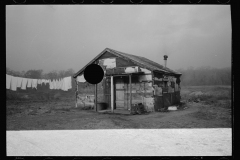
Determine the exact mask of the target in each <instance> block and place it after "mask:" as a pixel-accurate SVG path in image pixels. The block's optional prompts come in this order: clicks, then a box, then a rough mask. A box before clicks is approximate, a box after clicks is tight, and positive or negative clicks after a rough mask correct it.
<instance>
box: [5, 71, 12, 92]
mask: <svg viewBox="0 0 240 160" xmlns="http://www.w3.org/2000/svg"><path fill="white" fill-rule="evenodd" d="M11 80H12V76H11V75H7V74H6V82H7V84H6V88H7V89H10V86H11Z"/></svg>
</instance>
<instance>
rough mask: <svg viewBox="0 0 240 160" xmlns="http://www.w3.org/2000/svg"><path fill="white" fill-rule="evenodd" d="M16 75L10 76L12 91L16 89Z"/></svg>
mask: <svg viewBox="0 0 240 160" xmlns="http://www.w3.org/2000/svg"><path fill="white" fill-rule="evenodd" d="M17 81H18V79H17V77H14V76H12V80H11V90H12V91H16V90H17Z"/></svg>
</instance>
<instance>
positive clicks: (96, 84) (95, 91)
mask: <svg viewBox="0 0 240 160" xmlns="http://www.w3.org/2000/svg"><path fill="white" fill-rule="evenodd" d="M95 110H96V112H97V84H95Z"/></svg>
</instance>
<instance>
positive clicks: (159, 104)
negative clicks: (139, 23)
mask: <svg viewBox="0 0 240 160" xmlns="http://www.w3.org/2000/svg"><path fill="white" fill-rule="evenodd" d="M165 60H166V59H165ZM90 64H98V65H100V66H102V68H103V70H104V73H105V74H104V78H103V81H102V82H103V96H104V99H103V101H104V103H106V104H107V106H108V109H112V111H113V110H130V109H131V106H132V104H135V103H142V104H143V105H144V107H145V109H146V110H148V111H162V110H164V109H166V108H167V107H168V106H170V105H174V104H178V103H179V102H180V89H181V88H180V76H181V73H178V72H176V71H173V70H171V69H169V68H167V67H166V66H162V65H160V64H158V63H156V62H153V61H151V60H149V59H147V58H144V57H140V56H135V55H131V54H127V53H123V52H119V51H116V50H113V49H109V48H106V49H104V50H103V51H102V52H101V53H100V54H98V55H97V56H96V57H95V58H94V59H93V60H91V61H90V62H89V63H88V64H87V65H86V66H84V67H83V68H82V69H81V70H79V71H78V72H77V73H76V74H75V75H74V76H73V78H75V80H76V83H78V81H77V79H78V77H80V76H81V77H83V74H84V69H85V68H86V67H87V66H88V65H90ZM95 97H97V85H95ZM95 109H97V98H95Z"/></svg>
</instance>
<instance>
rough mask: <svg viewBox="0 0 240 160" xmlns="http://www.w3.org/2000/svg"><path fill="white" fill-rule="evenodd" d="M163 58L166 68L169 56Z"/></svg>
mask: <svg viewBox="0 0 240 160" xmlns="http://www.w3.org/2000/svg"><path fill="white" fill-rule="evenodd" d="M163 58H164V62H165V67H167V58H168V56H167V55H164V56H163Z"/></svg>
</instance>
